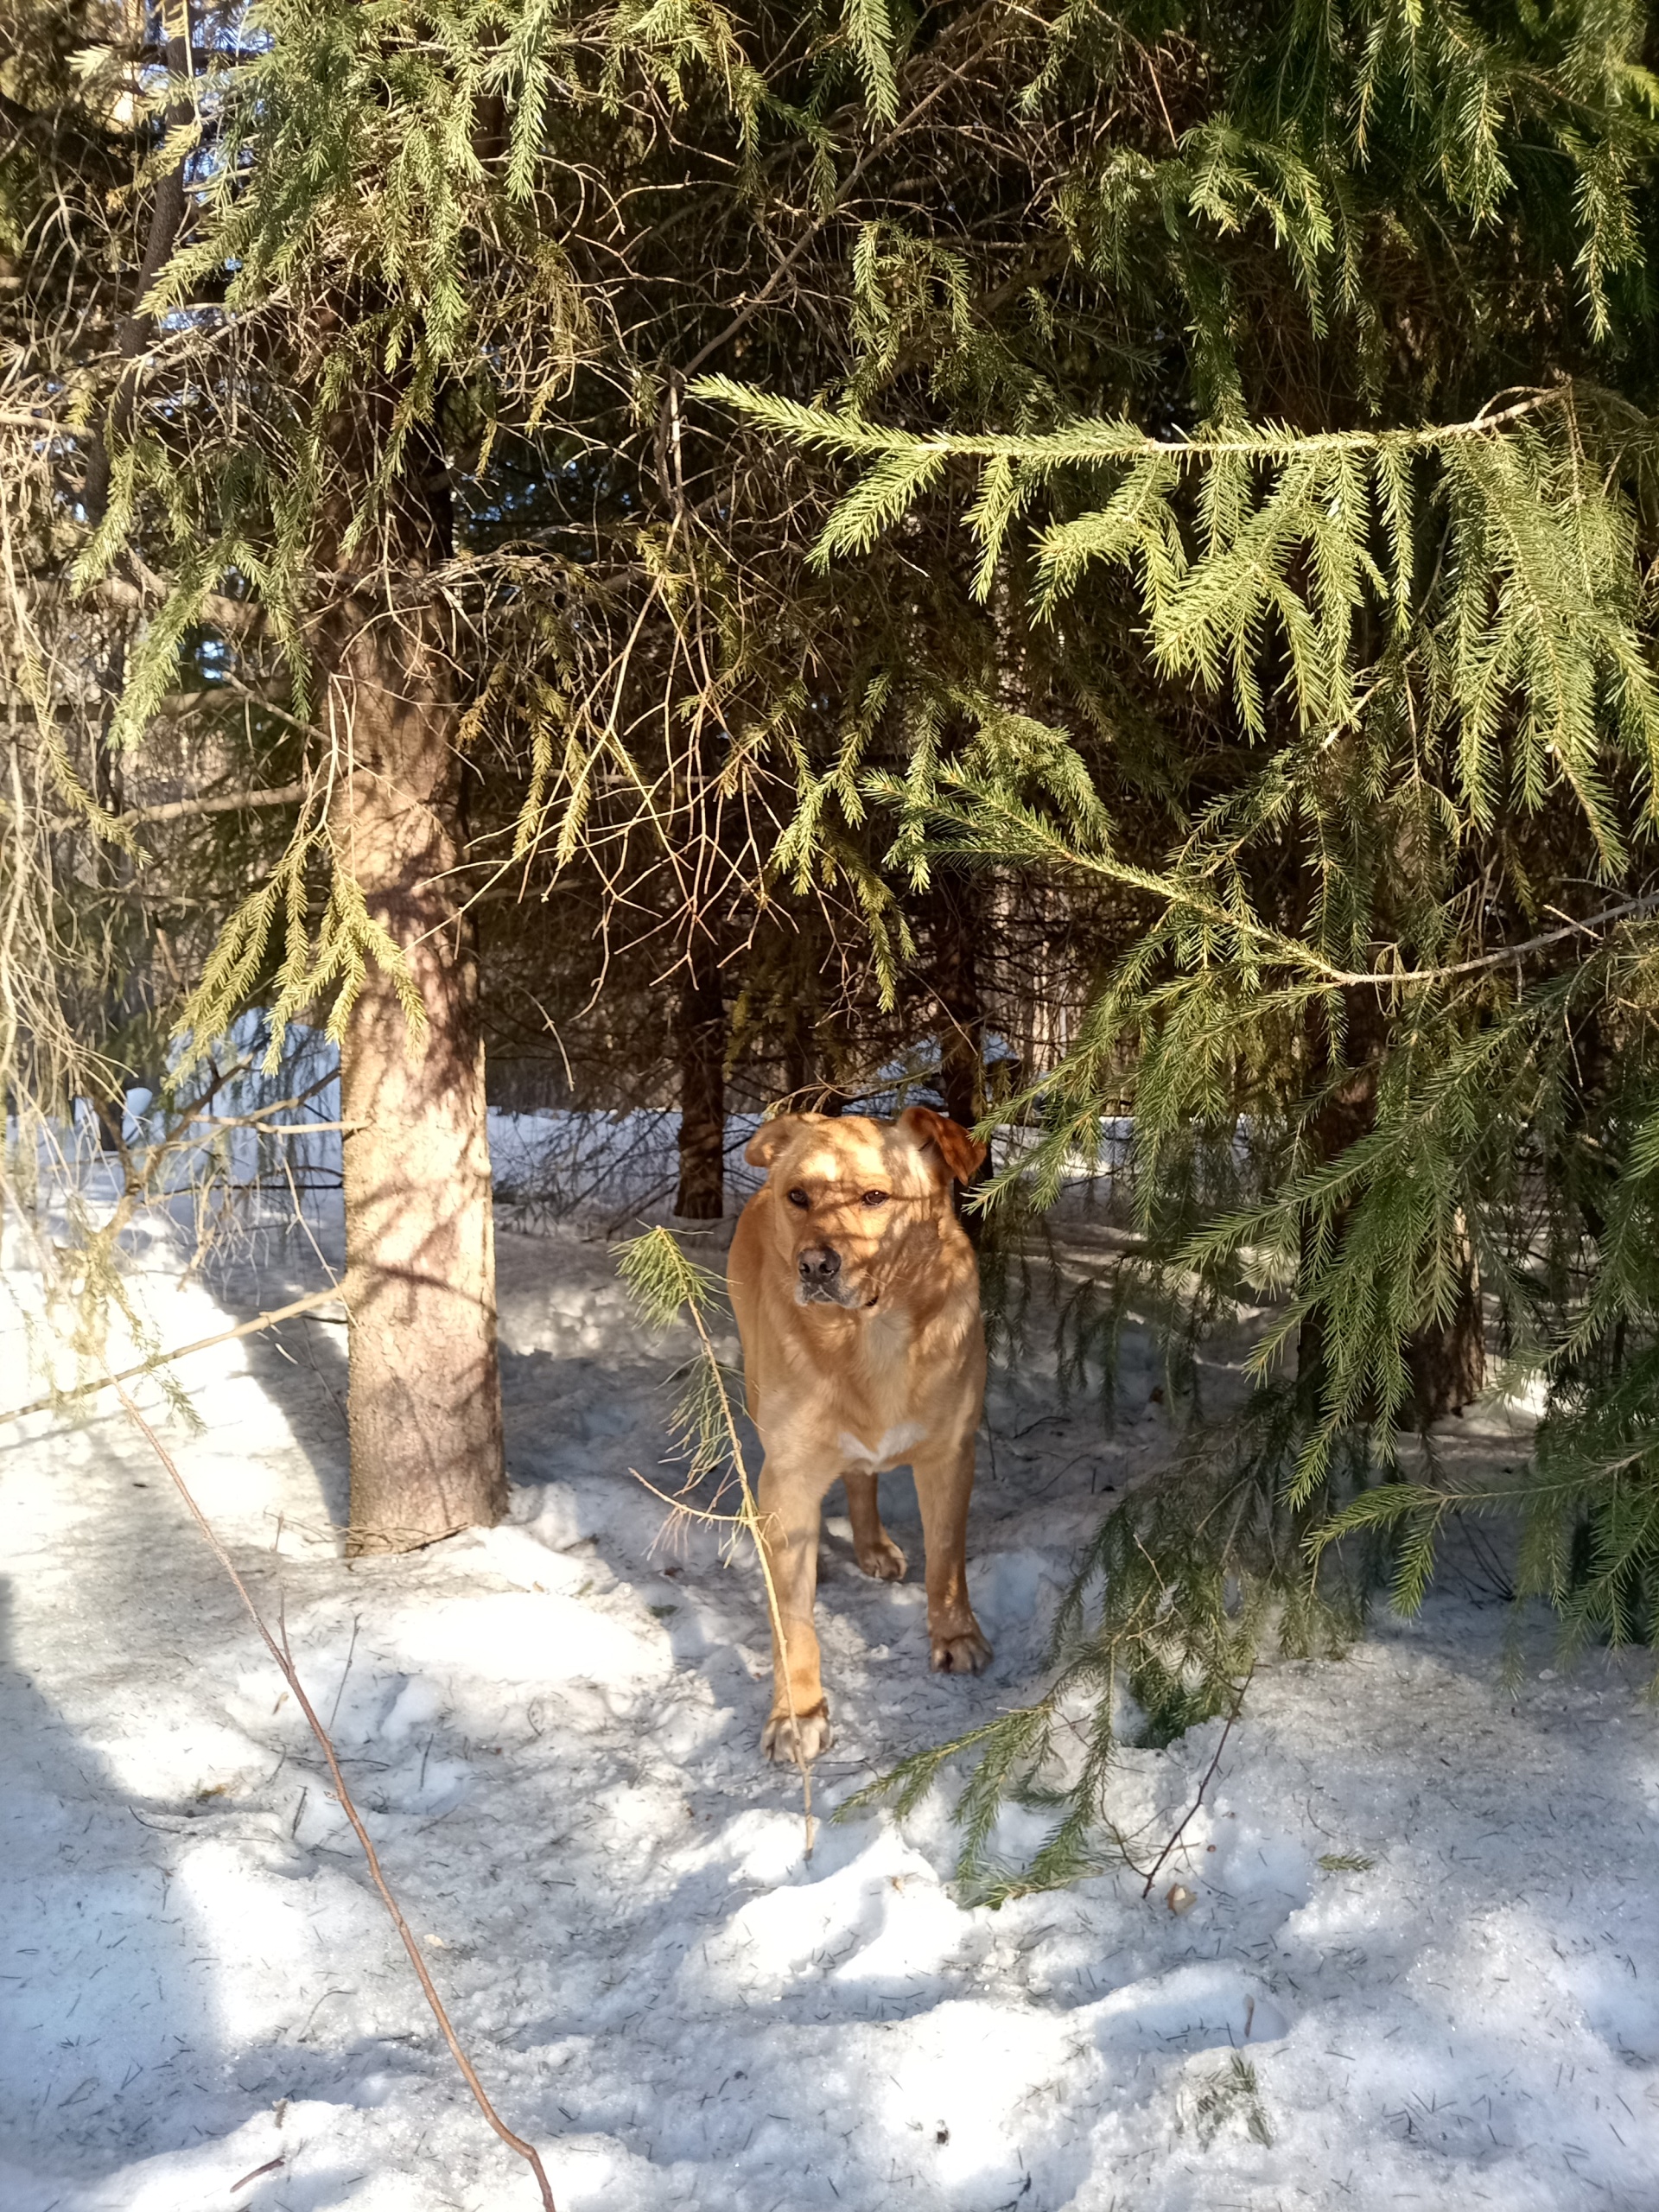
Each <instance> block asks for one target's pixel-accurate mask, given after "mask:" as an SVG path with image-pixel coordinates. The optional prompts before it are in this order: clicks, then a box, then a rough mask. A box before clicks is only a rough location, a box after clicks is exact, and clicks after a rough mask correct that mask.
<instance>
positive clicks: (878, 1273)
mask: <svg viewBox="0 0 1659 2212" xmlns="http://www.w3.org/2000/svg"><path fill="white" fill-rule="evenodd" d="M745 1156H746V1157H747V1160H748V1161H749V1163H750V1165H751V1166H755V1167H764V1168H766V1170H767V1171H768V1189H769V1191H770V1192H771V1195H772V1219H773V1224H774V1234H775V1236H776V1237H777V1239H778V1241H779V1246H780V1248H781V1249H782V1251H783V1253H784V1255H785V1257H786V1259H787V1260H788V1262H789V1263H790V1266H791V1270H792V1272H793V1275H794V1280H795V1296H796V1300H797V1301H798V1303H799V1304H800V1305H802V1306H848V1307H850V1308H852V1309H854V1310H855V1311H857V1310H860V1309H863V1308H867V1307H869V1306H876V1305H878V1304H879V1303H880V1297H881V1292H882V1288H883V1286H884V1283H885V1282H886V1281H887V1280H888V1279H889V1278H890V1276H891V1274H892V1270H893V1265H894V1263H895V1262H896V1261H897V1258H898V1255H899V1249H900V1248H901V1247H902V1246H903V1245H904V1244H905V1243H907V1242H908V1240H909V1239H910V1238H911V1237H912V1236H913V1235H914V1233H915V1232H916V1231H917V1230H918V1229H922V1228H924V1227H925V1225H926V1224H930V1223H931V1224H937V1223H938V1221H939V1220H940V1218H941V1217H944V1215H946V1214H947V1213H948V1211H949V1209H950V1185H951V1181H952V1179H955V1180H957V1181H958V1182H963V1183H965V1182H966V1181H967V1180H968V1179H969V1176H970V1175H971V1174H972V1173H973V1172H974V1170H975V1169H976V1167H977V1166H979V1164H980V1162H981V1160H983V1159H984V1157H985V1147H984V1146H983V1145H982V1144H981V1143H979V1142H978V1141H976V1139H975V1138H973V1137H972V1136H970V1135H969V1133H968V1131H967V1130H966V1129H964V1128H963V1127H962V1125H961V1124H960V1122H953V1121H950V1119H949V1118H948V1117H947V1116H945V1115H944V1114H935V1113H933V1112H932V1111H931V1109H929V1108H928V1107H925V1106H910V1107H906V1109H905V1111H904V1112H903V1113H902V1114H901V1115H900V1116H899V1118H898V1120H897V1121H896V1122H877V1121H872V1120H871V1119H869V1118H868V1116H865V1115H862V1114H844V1115H841V1116H834V1115H829V1114H785V1115H780V1116H779V1118H778V1120H776V1121H775V1122H763V1123H762V1124H761V1126H760V1128H758V1129H757V1130H756V1131H755V1133H754V1135H753V1137H752V1138H751V1139H750V1140H749V1147H748V1151H747V1154H746V1155H745Z"/></svg>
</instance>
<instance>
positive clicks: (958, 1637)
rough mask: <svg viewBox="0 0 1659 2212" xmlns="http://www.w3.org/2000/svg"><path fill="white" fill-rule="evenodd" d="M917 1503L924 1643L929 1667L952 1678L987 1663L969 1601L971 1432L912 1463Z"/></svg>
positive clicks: (988, 1657) (988, 1653) (975, 1671)
mask: <svg viewBox="0 0 1659 2212" xmlns="http://www.w3.org/2000/svg"><path fill="white" fill-rule="evenodd" d="M911 1472H912V1474H913V1475H914V1476H915V1478H916V1503H918V1505H919V1506H920V1508H921V1510H922V1540H923V1541H924V1543H925V1545H926V1547H927V1641H928V1650H929V1656H930V1657H931V1662H932V1664H933V1666H934V1668H935V1669H937V1670H938V1671H939V1672H941V1673H947V1674H955V1675H967V1674H974V1675H976V1674H978V1673H979V1671H980V1670H981V1669H982V1668H984V1667H988V1666H989V1665H990V1663H991V1647H990V1645H989V1644H988V1643H987V1642H986V1641H985V1638H984V1636H983V1635H982V1632H981V1630H980V1625H979V1623H978V1622H977V1621H976V1619H975V1618H974V1609H973V1607H972V1606H971V1605H969V1602H968V1500H969V1496H970V1495H971V1493H972V1491H973V1487H974V1439H973V1434H972V1433H971V1431H970V1432H969V1434H968V1435H967V1436H966V1437H964V1438H963V1440H961V1441H960V1442H959V1443H958V1444H957V1445H956V1446H954V1447H953V1448H951V1449H950V1450H949V1451H944V1452H939V1453H938V1454H937V1455H929V1456H927V1457H922V1456H918V1458H917V1459H915V1460H913V1461H912V1465H911Z"/></svg>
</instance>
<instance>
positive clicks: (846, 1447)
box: [836, 1421, 927, 1469]
mask: <svg viewBox="0 0 1659 2212" xmlns="http://www.w3.org/2000/svg"><path fill="white" fill-rule="evenodd" d="M926 1433H927V1431H926V1428H925V1426H924V1425H923V1423H922V1422H920V1421H899V1422H897V1423H896V1424H895V1425H894V1427H892V1428H889V1429H885V1430H883V1432H882V1433H881V1434H880V1436H879V1437H877V1439H876V1440H875V1441H874V1444H870V1443H867V1442H866V1441H865V1440H864V1439H863V1438H862V1437H860V1436H855V1435H854V1434H853V1433H852V1431H851V1430H850V1429H845V1428H843V1429H842V1432H841V1434H840V1435H839V1436H838V1437H837V1438H836V1443H837V1444H838V1446H840V1449H841V1454H842V1458H843V1459H845V1460H846V1462H847V1464H848V1465H849V1467H869V1468H872V1469H880V1468H882V1467H896V1466H897V1465H899V1462H900V1461H901V1460H903V1459H907V1458H908V1457H909V1455H910V1452H911V1450H912V1447H913V1446H916V1445H918V1444H919V1443H920V1442H921V1441H922V1439H923V1438H924V1437H925V1435H926Z"/></svg>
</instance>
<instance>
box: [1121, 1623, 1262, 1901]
mask: <svg viewBox="0 0 1659 2212" xmlns="http://www.w3.org/2000/svg"><path fill="white" fill-rule="evenodd" d="M1253 1675H1255V1664H1254V1662H1252V1664H1251V1667H1250V1671H1249V1674H1248V1675H1245V1677H1244V1679H1243V1681H1242V1682H1241V1683H1240V1684H1239V1686H1238V1694H1237V1696H1236V1698H1235V1699H1234V1700H1233V1709H1232V1711H1231V1712H1230V1713H1229V1714H1228V1716H1227V1726H1225V1727H1224V1729H1223V1730H1222V1732H1221V1741H1220V1742H1219V1743H1218V1744H1217V1745H1216V1755H1215V1757H1214V1758H1212V1759H1211V1762H1210V1764H1209V1765H1208V1766H1207V1767H1205V1770H1204V1779H1203V1781H1202V1782H1201V1783H1199V1784H1198V1796H1196V1797H1195V1798H1194V1799H1193V1800H1192V1803H1191V1804H1190V1805H1189V1806H1188V1807H1187V1808H1186V1811H1185V1813H1184V1814H1183V1815H1182V1816H1181V1824H1180V1826H1179V1827H1178V1828H1177V1829H1176V1831H1175V1833H1174V1834H1173V1836H1171V1838H1170V1839H1169V1841H1168V1842H1167V1843H1166V1845H1165V1846H1164V1847H1163V1849H1162V1850H1161V1851H1160V1853H1159V1854H1158V1856H1157V1857H1156V1858H1155V1859H1154V1860H1153V1862H1152V1872H1150V1873H1149V1874H1148V1875H1147V1878H1146V1882H1145V1884H1144V1885H1143V1887H1142V1889H1141V1896H1142V1897H1150V1896H1151V1895H1152V1885H1153V1884H1154V1882H1155V1881H1156V1880H1157V1878H1158V1875H1159V1872H1160V1869H1161V1867H1162V1866H1163V1864H1164V1861H1165V1860H1166V1859H1167V1858H1168V1857H1169V1854H1170V1853H1171V1852H1172V1851H1173V1850H1174V1848H1175V1847H1176V1845H1177V1844H1178V1843H1179V1841H1180V1840H1181V1838H1182V1836H1183V1835H1185V1833H1186V1827H1187V1823H1188V1822H1189V1821H1191V1820H1192V1818H1193V1817H1194V1815H1196V1814H1197V1812H1198V1808H1199V1806H1200V1805H1202V1804H1203V1802H1204V1793H1205V1790H1206V1789H1208V1788H1209V1787H1210V1784H1211V1782H1213V1781H1214V1779H1215V1775H1216V1769H1217V1767H1218V1766H1219V1765H1220V1764H1221V1755H1222V1753H1223V1752H1224V1751H1225V1750H1226V1748H1227V1738H1229V1737H1230V1735H1231V1734H1232V1732H1233V1723H1234V1722H1235V1721H1236V1719H1237V1718H1238V1716H1239V1714H1240V1713H1243V1710H1244V1693H1245V1691H1246V1690H1248V1689H1249V1687H1250V1680H1251V1677H1252V1676H1253Z"/></svg>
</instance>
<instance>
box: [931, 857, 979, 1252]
mask: <svg viewBox="0 0 1659 2212" xmlns="http://www.w3.org/2000/svg"><path fill="white" fill-rule="evenodd" d="M977 888H978V890H979V892H980V893H981V894H982V893H983V886H979V887H977ZM975 899H976V885H975V884H974V882H973V881H972V880H970V879H969V878H968V877H966V876H963V875H959V874H955V873H953V872H952V871H951V870H950V869H949V868H936V870H935V872H934V876H933V882H932V887H931V892H930V894H929V906H930V908H931V931H930V935H931V943H932V954H933V959H932V972H931V976H930V978H929V980H930V981H931V983H932V986H933V995H934V997H935V998H936V999H937V1000H938V1006H939V1011H940V1013H941V1014H943V1015H944V1027H943V1029H942V1030H941V1032H940V1035H939V1096H940V1097H941V1099H942V1100H943V1102H944V1110H945V1112H946V1113H947V1114H948V1115H949V1116H950V1119H951V1120H952V1121H953V1122H961V1124H962V1126H963V1128H965V1129H971V1128H973V1126H974V1124H975V1122H977V1121H978V1120H979V1119H980V1118H981V1117H982V1115H983V1114H984V1111H985V1006H984V1001H983V1000H982V998H981V996H980V990H979V963H978V951H977V945H976V929H975ZM990 1172H991V1163H990V1156H989V1154H987V1155H986V1157H985V1159H984V1160H982V1161H981V1163H980V1165H979V1166H978V1167H977V1168H976V1170H975V1172H974V1174H973V1177H972V1179H971V1180H970V1182H969V1185H967V1188H968V1189H971V1188H972V1187H973V1185H974V1184H976V1183H982V1182H983V1181H984V1180H985V1179H986V1178H987V1177H988V1175H989V1173H990ZM963 1195H965V1192H964V1193H963ZM979 1222H980V1217H979V1215H978V1214H977V1213H976V1212H973V1211H969V1212H966V1213H964V1214H963V1225H964V1227H965V1228H966V1229H967V1230H968V1233H969V1236H972V1237H974V1238H976V1239H977V1236H978V1230H979Z"/></svg>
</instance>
